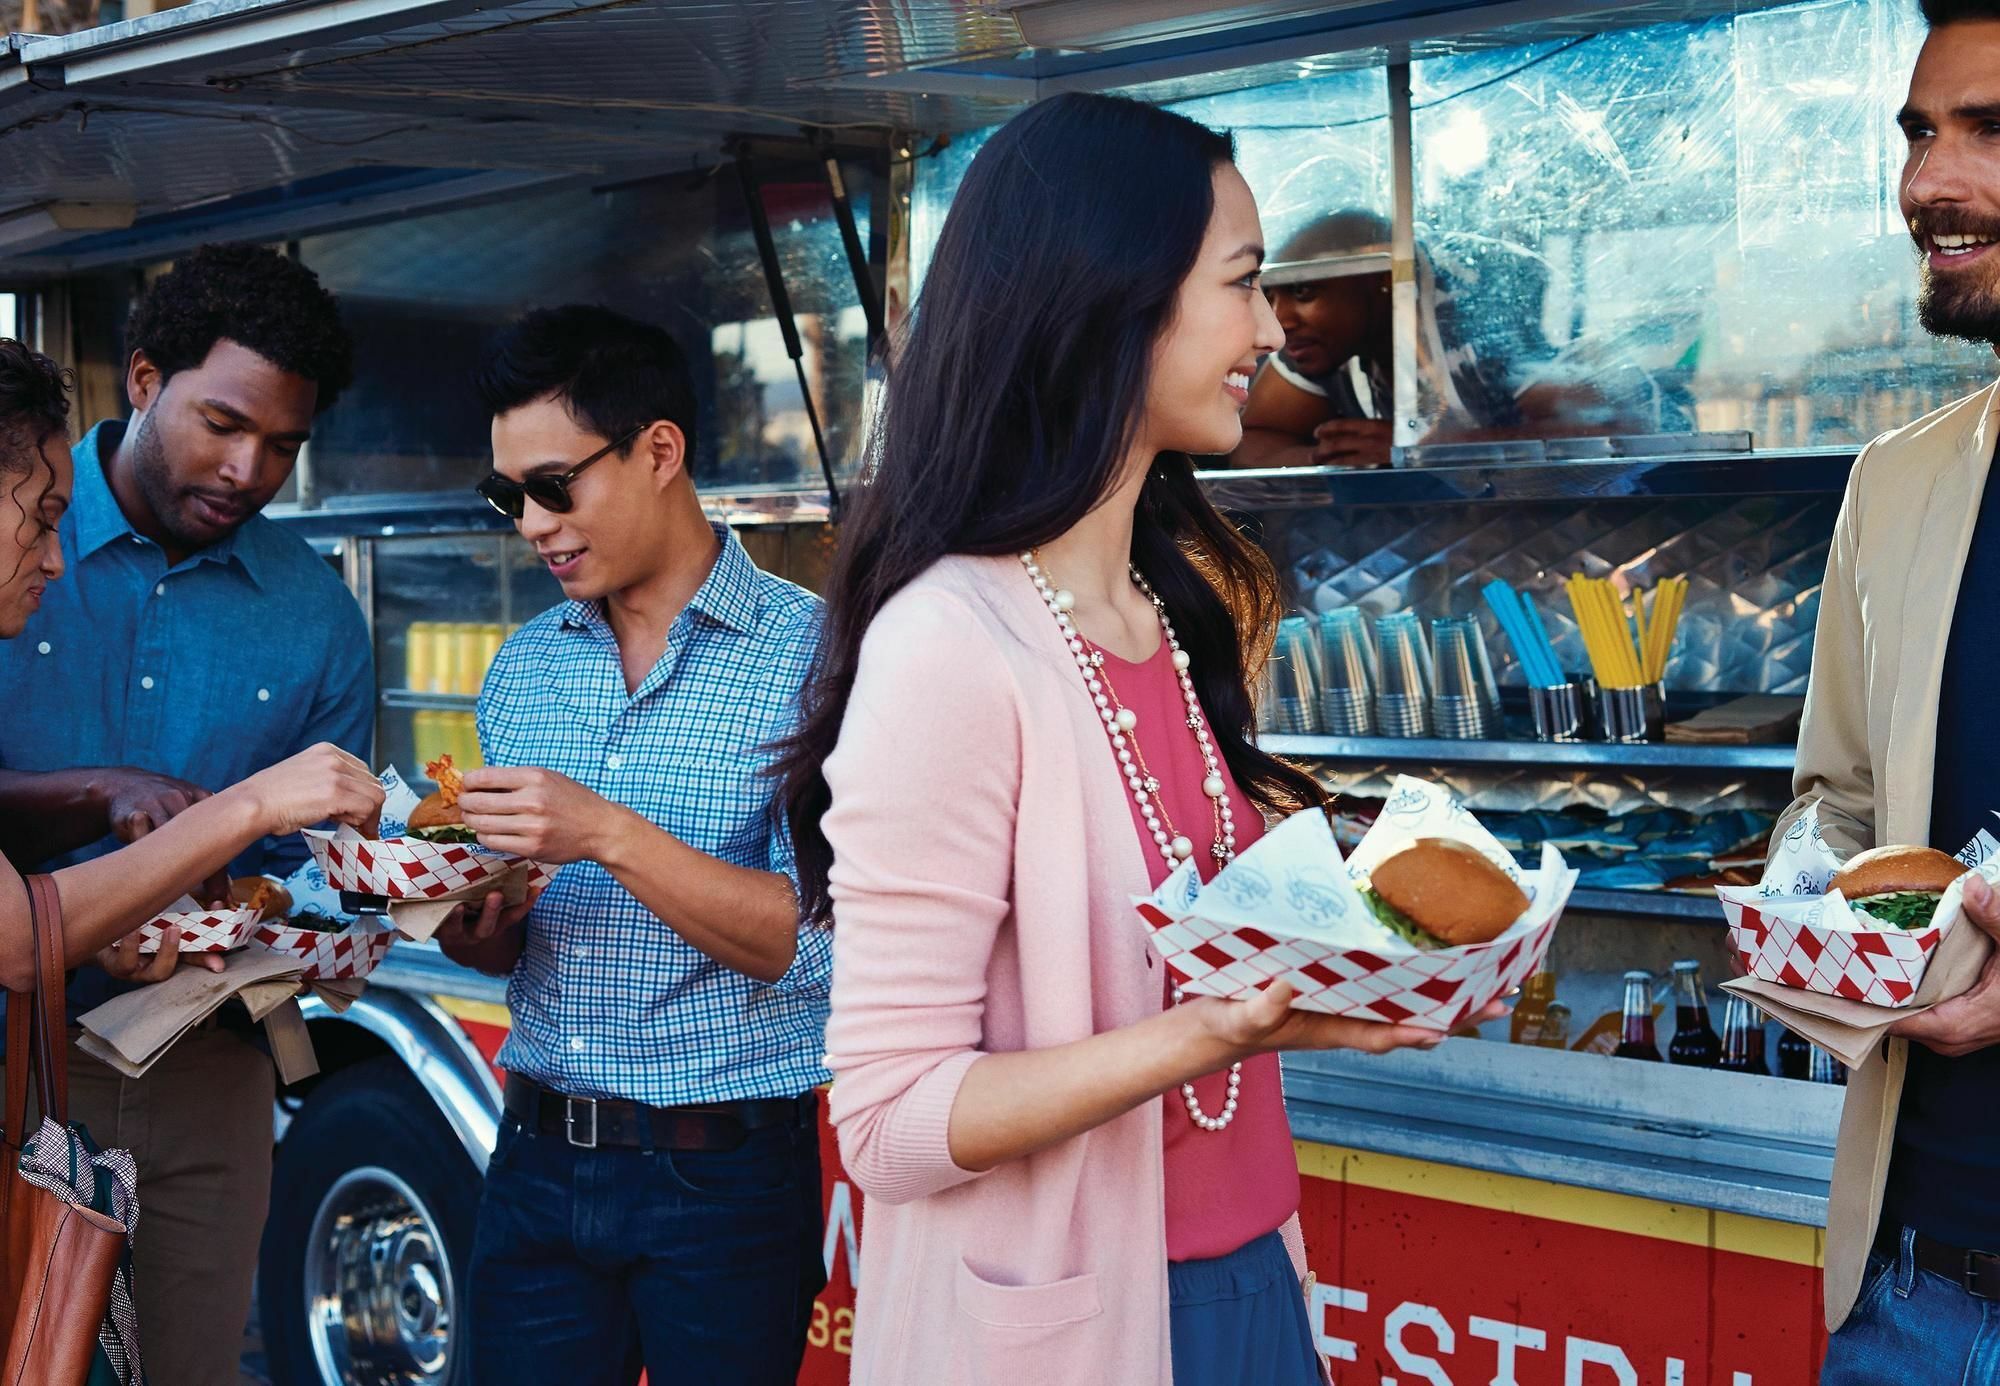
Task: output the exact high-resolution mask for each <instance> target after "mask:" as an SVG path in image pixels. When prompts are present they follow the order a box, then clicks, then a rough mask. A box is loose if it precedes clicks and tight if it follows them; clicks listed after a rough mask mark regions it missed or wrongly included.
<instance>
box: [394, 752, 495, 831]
mask: <svg viewBox="0 0 2000 1386" xmlns="http://www.w3.org/2000/svg"><path fill="white" fill-rule="evenodd" d="M424 773H425V774H426V775H429V776H430V777H431V778H432V779H433V780H436V781H437V792H436V793H434V794H428V795H426V796H425V797H424V799H423V801H422V802H421V803H419V804H418V805H417V806H416V807H415V808H414V809H412V810H410V825H409V830H408V831H409V836H411V837H420V838H422V839H423V840H424V841H426V842H477V841H479V835H478V834H477V833H475V832H473V831H472V829H470V828H468V827H466V826H465V817H464V815H463V814H461V813H460V812H459V808H458V796H459V795H460V793H462V792H463V791H464V788H465V777H464V776H463V775H461V774H460V773H459V771H458V769H457V768H456V767H455V766H453V765H452V763H451V757H450V756H449V755H442V756H439V757H438V758H437V759H436V760H434V761H431V762H429V763H428V764H427V765H425V766H424Z"/></svg>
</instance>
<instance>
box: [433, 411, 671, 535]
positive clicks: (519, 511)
mask: <svg viewBox="0 0 2000 1386" xmlns="http://www.w3.org/2000/svg"><path fill="white" fill-rule="evenodd" d="M646 429H647V425H646V424H640V425H639V426H638V427H637V428H635V429H633V430H632V431H631V432H630V433H628V434H626V435H625V436H624V437H623V438H620V439H619V440H618V441H617V442H615V443H606V444H605V445H604V446H603V447H601V448H599V449H598V450H597V451H596V452H593V453H592V454H590V456H588V457H586V458H584V459H583V461H581V462H579V463H577V464H576V465H575V466H574V467H571V468H570V469H569V470H568V471H566V472H543V473H541V474H539V475H537V476H531V477H529V478H528V479H527V480H526V481H512V480H509V479H508V478H507V477H504V476H502V475H500V473H498V472H489V473H487V474H486V476H485V477H483V478H481V480H480V482H479V484H478V485H477V486H475V487H473V488H472V489H473V490H475V491H477V492H478V493H479V494H480V495H482V496H484V497H485V498H486V503H487V504H488V505H490V506H492V507H493V508H494V509H495V510H497V511H499V512H500V513H501V514H502V515H505V516H506V517H507V518H508V519H510V520H518V519H520V518H521V516H522V515H524V514H526V513H527V509H528V507H527V502H528V501H533V502H534V503H535V504H536V505H539V506H540V507H541V508H542V509H544V510H546V511H548V512H549V513H550V514H552V515H567V514H569V512H570V511H571V509H572V508H574V507H575V505H576V498H575V497H574V496H572V495H570V493H569V488H570V483H571V482H573V481H575V480H576V479H577V478H578V477H580V476H582V475H583V474H584V472H586V471H587V470H589V468H590V466H591V464H592V463H595V462H598V461H601V460H602V459H604V458H606V457H609V456H610V455H611V454H612V453H614V452H617V451H618V450H619V449H620V448H622V447H624V446H625V445H626V444H627V443H629V442H631V441H632V440H633V439H634V438H636V437H638V436H639V435H640V434H641V433H644V432H645V431H646Z"/></svg>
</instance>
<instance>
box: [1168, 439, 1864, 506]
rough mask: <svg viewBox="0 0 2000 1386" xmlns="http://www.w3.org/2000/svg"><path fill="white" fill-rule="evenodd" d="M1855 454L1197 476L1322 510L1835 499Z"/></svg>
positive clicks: (1221, 487) (1258, 501)
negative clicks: (1679, 499)
mask: <svg viewBox="0 0 2000 1386" xmlns="http://www.w3.org/2000/svg"><path fill="white" fill-rule="evenodd" d="M1853 465H1854V451H1853V450H1852V449H1842V450H1839V451H1831V452H1825V451H1812V452H1808V451H1785V452H1779V451H1771V452H1753V453H1741V454H1736V455H1733V456H1728V455H1723V456H1718V455H1716V454H1713V453H1710V454H1690V455H1685V456H1664V457H1628V458H1614V459H1608V460H1599V461H1575V462H1491V463H1484V464H1480V465H1475V466H1457V467H1402V468H1388V469H1382V470H1376V471H1355V470H1353V469H1350V468H1344V467H1276V468H1263V469H1258V470H1243V471H1212V472H1201V473H1199V474H1198V475H1199V478H1200V480H1201V483H1202V486H1203V488H1204V489H1205V490H1206V491H1207V492H1208V494H1209V498H1210V499H1211V500H1213V501H1214V502H1215V503H1216V504H1217V505H1220V506H1223V507H1224V508H1227V509H1232V510H1303V509H1311V508H1314V507H1318V506H1327V505H1439V504H1447V505H1450V504H1456V505H1463V504H1495V503H1502V504H1504V503H1522V502H1530V501H1569V502H1575V501H1593V500H1596V501H1614V500H1648V499H1660V498H1674V497H1686V496H1775V495H1827V496H1835V495H1839V494H1840V492H1841V491H1842V490H1843V489H1844V488H1845V487H1846V485H1847V473H1848V471H1849V470H1850V469H1851V468H1852V467H1853Z"/></svg>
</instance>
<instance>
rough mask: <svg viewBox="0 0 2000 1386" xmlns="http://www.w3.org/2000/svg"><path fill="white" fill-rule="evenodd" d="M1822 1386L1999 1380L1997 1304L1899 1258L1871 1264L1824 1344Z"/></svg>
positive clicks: (1929, 1385) (1949, 1385) (1958, 1385)
mask: <svg viewBox="0 0 2000 1386" xmlns="http://www.w3.org/2000/svg"><path fill="white" fill-rule="evenodd" d="M1819 1381H1820V1386H1890V1383H1894V1386H1971V1383H1973V1382H1990V1381H2000V1301H1996V1300H1989V1299H1976V1298H1974V1297H1973V1296H1971V1295H1969V1294H1967V1293H1966V1292H1965V1291H1964V1289H1962V1288H1961V1287H1959V1286H1957V1285H1954V1284H1952V1283H1951V1282H1950V1281H1949V1280H1946V1279H1944V1278H1943V1277H1942V1276H1936V1275H1932V1274H1931V1273H1930V1272H1929V1271H1923V1270H1918V1269H1917V1267H1916V1264H1915V1262H1914V1261H1913V1260H1912V1258H1911V1255H1910V1236H1909V1233H1907V1232H1905V1233H1904V1235H1903V1242H1902V1247H1901V1251H1900V1254H1899V1255H1898V1256H1897V1257H1896V1258H1895V1259H1894V1260H1890V1259H1888V1258H1886V1257H1883V1256H1880V1255H1875V1256H1870V1257H1869V1258H1868V1273H1867V1275H1866V1276H1864V1277H1863V1278H1862V1281H1861V1298H1859V1299H1857V1300H1856V1301H1855V1302H1854V1312H1853V1313H1852V1314H1850V1315H1848V1317H1847V1322H1846V1323H1844V1324H1842V1325H1841V1326H1840V1331H1839V1332H1838V1333H1836V1334H1834V1335H1833V1337H1832V1338H1830V1339H1828V1340H1827V1345H1826V1365H1825V1366H1823V1367H1821V1368H1820V1375H1819Z"/></svg>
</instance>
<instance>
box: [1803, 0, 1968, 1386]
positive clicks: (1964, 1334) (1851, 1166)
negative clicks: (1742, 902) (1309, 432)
mask: <svg viewBox="0 0 2000 1386" xmlns="http://www.w3.org/2000/svg"><path fill="white" fill-rule="evenodd" d="M1924 15H1925V18H1926V19H1927V20H1929V22H1930V26H1931V29H1930V35H1929V37H1928V38H1927V39H1926V41H1925V43H1924V46H1923V49H1922V51H1921V53H1920V54H1919V56H1918V59H1917V65H1916V70H1915V72H1914V74H1913V75H1912V77H1911V79H1910V91H1909V99H1908V102H1907V104H1905V106H1904V107H1903V110H1902V112H1901V114H1900V116H1899V117H1898V120H1899V123H1900V124H1901V126H1902V129H1903V134H1904V136H1905V137H1906V139H1907V140H1908V143H1909V153H1908V160H1907V162H1906V163H1905V165H1904V169H1903V179H1902V210H1903V215H1904V218H1905V220H1906V222H1907V224H1908V226H1909V229H1910V233H1911V235H1912V236H1914V237H1915V239H1916V242H1917V247H1918V250H1919V251H1920V252H1921V260H1920V268H1919V276H1920V279H1921V288H1920V292H1919V296H1918V309H1919V314H1920V316H1921V318H1922V321H1923V324H1924V326H1925V327H1926V328H1928V329H1929V330H1930V331H1931V332H1934V333H1937V334H1938V335H1940V336H1946V337H1957V338H1963V339H1966V340H1970V341H1975V342H1981V343H1986V344H1995V345H2000V136H1996V131H2000V0H1926V3H1925V5H1924ZM1996 403H2000V395H1997V394H1996V390H1995V389H1992V388H1989V389H1986V390H1982V391H1980V392H1979V393H1978V394H1976V395H1972V396H1970V397H1968V398H1966V399H1962V400H1959V401H1958V402H1957V403H1955V404H1950V405H1947V406H1946V407H1945V408H1943V409H1940V410H1938V411H1937V412H1936V413H1934V414H1931V415H1929V416H1928V417H1926V418H1923V419H1919V420H1918V421H1917V422H1915V423H1913V424H1911V425H1909V426H1908V427H1906V428H1903V429H1899V430H1898V431H1896V432H1894V433H1890V434H1888V435H1886V436H1884V437H1882V438H1879V439H1877V440H1876V441H1875V442H1874V443H1872V444H1871V445H1870V446H1869V447H1868V448H1867V449H1865V450H1864V451H1863V453H1862V455H1861V457H1860V458H1859V459H1858V460H1857V461H1856V462H1855V465H1854V470H1853V473H1852V475H1851V477H1850V478H1849V481H1848V487H1847V498H1846V501H1845V503H1844V504H1843V506H1842V508H1841V513H1840V518H1839V520H1838V522H1837V523H1836V525H1835V528H1834V535H1833V549H1832V555H1831V557H1830V559H1829V562H1828V565H1827V573H1826V585H1825V587H1824V588H1823V590H1822V592H1821V595H1820V608H1819V634H1818V638H1817V643H1816V644H1815V646H1814V649H1813V668H1812V682H1811V685H1810V689H1809V692H1808V695H1807V700H1806V720H1805V726H1804V728H1803V731H1802V734H1801V737H1800V743H1799V758H1798V768H1797V771H1796V777H1795V784H1796V788H1797V789H1798V791H1799V795H1800V798H1799V801H1798V802H1797V803H1795V804H1794V805H1793V807H1792V809H1791V811H1790V812H1789V813H1787V815H1786V817H1785V819H1784V820H1783V821H1781V822H1780V823H1779V826H1778V832H1779V833H1780V834H1782V833H1784V832H1785V830H1786V829H1787V828H1788V827H1789V826H1790V824H1791V822H1792V821H1793V820H1794V819H1795V818H1796V817H1797V815H1798V814H1799V813H1801V812H1803V811H1804V809H1805V807H1806V805H1807V804H1809V803H1811V802H1812V801H1813V800H1815V799H1818V800H1819V801H1820V818H1821V824H1822V829H1823V831H1824V832H1825V834H1826V836H1827V838H1828V840H1829V841H1830V842H1832V843H1833V844H1834V845H1835V846H1836V847H1837V849H1839V850H1841V851H1843V852H1853V851H1857V850H1859V849H1862V848H1866V847H1871V846H1876V845H1886V844H1891V843H1899V844H1918V845H1922V844H1929V845H1931V846H1933V847H1937V848H1940V849H1942V850H1944V851H1948V852H1956V851H1957V850H1958V849H1959V848H1961V847H1962V846H1964V845H1965V844H1966V843H1967V842H1968V841H1969V840H1970V839H1971V838H1972V837H1973V836H1974V835H1975V834H1976V833H1977V832H1978V831H1979V830H1980V829H1981V828H1992V827H1994V826H1995V825H1994V821H1993V819H1992V817H1991V810H1993V809H1995V808H2000V722H1996V721H1995V719H1994V715H1993V703H1992V690H1993V687H1994V685H1995V683H1996V682H2000V643H1996V642H1995V640H1994V639H1993V636H1992V632H1991V629H1990V625H1989V620H1988V618H1989V616H1990V610H1991V601H1992V597H1993V594H1994V593H1995V592H2000V486H1994V485H1990V484H1988V477H1989V474H1990V471H1991V466H1992V460H1993V451H1994V444H1995V440H1996V438H2000V418H1996V416H1995V408H1996ZM1965 900H1966V911H1967V915H1968V917H1969V918H1970V920H1971V922H1972V923H1974V924H1976V925H1978V926H1979V927H1980V928H1982V929H1984V930H1985V931H1986V932H1987V933H1989V934H1993V935H1995V936H1996V937H2000V900H1996V899H1995V897H1994V893H1993V892H1992V891H1991V890H1988V889H1987V888H1986V887H1985V886H1984V884H1983V883H1979V884H1972V885H1969V886H1968V887H1967V889H1966V892H1965ZM1890 1034H1891V1036H1892V1038H1891V1039H1890V1040H1889V1041H1888V1042H1887V1043H1886V1045H1885V1046H1884V1048H1883V1050H1882V1051H1881V1052H1878V1053H1877V1054H1876V1055H1875V1056H1874V1057H1872V1058H1870V1059H1869V1060H1868V1062H1867V1063H1866V1064H1865V1065H1864V1066H1863V1067H1862V1068H1861V1069H1860V1070H1859V1071H1858V1072H1856V1073H1855V1074H1854V1076H1853V1078H1852V1079H1851V1080H1850V1082H1849V1084H1848V1089H1847V1099H1846V1104H1845V1108H1844V1110H1843V1112H1842V1115H1841V1126H1840V1143H1839V1148H1838V1152H1837V1154H1836V1156H1835V1161H1834V1175H1833V1193H1832V1198H1831V1200H1830V1203H1829V1207H1828V1214H1827V1219H1828V1222H1827V1243H1826V1314H1827V1326H1828V1328H1829V1329H1834V1330H1837V1331H1836V1332H1834V1333H1833V1336H1832V1338H1831V1340H1830V1342H1829V1344H1828V1350H1827V1357H1826V1364H1825V1368H1824V1370H1823V1374H1822V1375H1821V1378H1820V1380H1821V1382H1822V1384H1823V1386H1861V1383H1870V1384H1871V1386H1873V1384H1874V1383H1881V1382H1890V1381H1893V1382H1897V1383H1899V1384H1900V1386H1928V1384H1929V1383H1944V1382H1950V1383H1953V1386H1957V1383H1959V1382H1963V1381H1991V1380H1994V1379H1995V1376H1996V1374H2000V1312H1996V1310H1995V1301H2000V951H1996V952H1995V953H1994V954H1993V955H1992V957H1991V958H1990V959H1989V960H1988V962H1987V964H1986V967H1985V971H1984V973H1983V974H1982V975H1981V977H1980V978H1979V980H1978V982H1977V984H1976V985H1975V986H1974V987H1973V988H1972V990H1971V991H1969V992H1968V993H1966V994H1965V995H1964V996H1962V997H1960V998H1958V999H1955V1000H1951V1001H1947V1002H1945V1003H1943V1004H1942V1005H1939V1006H1937V1007H1935V1008H1934V1009H1932V1010H1930V1011H1927V1012H1926V1013H1924V1014H1922V1015H1919V1016H1915V1017H1912V1018H1910V1019H1907V1020H1904V1021H1901V1022H1899V1023H1898V1024H1897V1025H1896V1026H1895V1027H1894V1028H1893V1029H1892V1030H1891V1031H1890Z"/></svg>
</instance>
